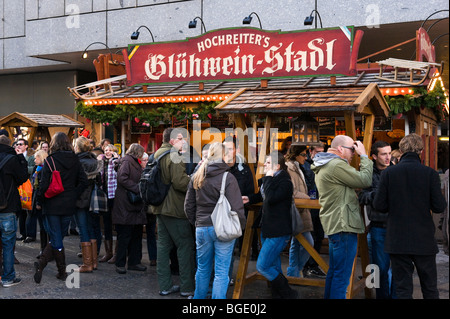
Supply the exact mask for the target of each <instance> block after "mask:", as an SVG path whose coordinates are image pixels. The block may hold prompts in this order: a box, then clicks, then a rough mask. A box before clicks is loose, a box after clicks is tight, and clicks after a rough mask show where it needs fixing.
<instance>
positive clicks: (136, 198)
mask: <svg viewBox="0 0 450 319" xmlns="http://www.w3.org/2000/svg"><path fill="white" fill-rule="evenodd" d="M127 198H128V201H129V202H130V203H131V204H139V203H140V202H142V197H141V195H140V194H136V193H134V192H132V191H129V190H127Z"/></svg>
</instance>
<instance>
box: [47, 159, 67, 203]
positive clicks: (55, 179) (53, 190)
mask: <svg viewBox="0 0 450 319" xmlns="http://www.w3.org/2000/svg"><path fill="white" fill-rule="evenodd" d="M50 158H51V159H52V162H53V169H52V167H51V166H50V163H49V162H48V161H47V159H45V162H47V165H48V167H49V168H50V171H51V172H52V175H51V177H50V185H49V186H48V189H47V190H46V191H45V194H44V195H45V198H52V197H54V196H56V195H58V194H61V193H62V192H64V186H63V184H62V180H61V174H60V173H59V171H57V170H56V165H55V161H54V160H53V158H52V157H50Z"/></svg>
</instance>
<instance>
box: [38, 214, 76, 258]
mask: <svg viewBox="0 0 450 319" xmlns="http://www.w3.org/2000/svg"><path fill="white" fill-rule="evenodd" d="M71 219H72V216H71V215H47V214H45V211H44V227H45V230H46V231H47V234H48V237H49V238H50V243H51V245H52V248H53V249H58V250H61V249H63V248H64V245H63V239H64V236H66V234H67V231H68V230H69V224H70V220H71Z"/></svg>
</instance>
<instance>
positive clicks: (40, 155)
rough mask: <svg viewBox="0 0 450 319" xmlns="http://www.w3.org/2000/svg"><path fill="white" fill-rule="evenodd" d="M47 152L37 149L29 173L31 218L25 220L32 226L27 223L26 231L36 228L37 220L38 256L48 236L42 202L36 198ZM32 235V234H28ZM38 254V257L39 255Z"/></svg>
mask: <svg viewBox="0 0 450 319" xmlns="http://www.w3.org/2000/svg"><path fill="white" fill-rule="evenodd" d="M47 156H48V154H47V152H46V151H44V150H38V151H37V152H36V153H34V163H35V167H34V172H33V175H31V179H30V181H31V184H32V185H33V195H32V200H31V201H32V208H31V216H30V217H31V218H30V221H28V220H27V222H29V223H30V224H31V225H33V226H34V227H29V224H28V223H27V233H28V230H29V229H34V230H35V229H36V223H37V222H39V229H40V237H41V250H40V252H39V256H40V255H41V254H42V251H43V250H44V248H45V246H46V245H47V243H48V236H47V232H46V231H45V229H44V219H43V218H42V203H40V202H39V200H37V198H38V197H37V196H36V194H37V192H38V191H39V184H40V181H41V176H42V175H41V172H42V167H43V166H44V161H45V159H46V158H47ZM34 235H35V236H34V238H35V237H36V232H35V233H34ZM30 236H31V237H33V236H32V235H30ZM39 256H38V257H39Z"/></svg>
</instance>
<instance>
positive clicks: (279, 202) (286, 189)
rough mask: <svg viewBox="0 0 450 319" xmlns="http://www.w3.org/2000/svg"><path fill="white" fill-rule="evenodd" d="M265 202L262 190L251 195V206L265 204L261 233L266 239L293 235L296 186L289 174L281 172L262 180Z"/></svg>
mask: <svg viewBox="0 0 450 319" xmlns="http://www.w3.org/2000/svg"><path fill="white" fill-rule="evenodd" d="M261 180H262V187H263V192H264V200H263V197H262V194H261V190H260V191H259V192H258V193H256V194H252V195H249V196H248V198H249V204H255V203H259V202H263V208H262V220H261V233H262V237H264V238H273V237H281V236H286V235H291V234H292V220H291V205H292V200H293V199H292V194H293V192H294V186H293V184H292V181H291V177H290V176H289V173H288V172H286V171H285V170H280V171H279V173H278V174H276V175H275V176H273V177H272V176H265V177H263V178H262V179H261Z"/></svg>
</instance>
